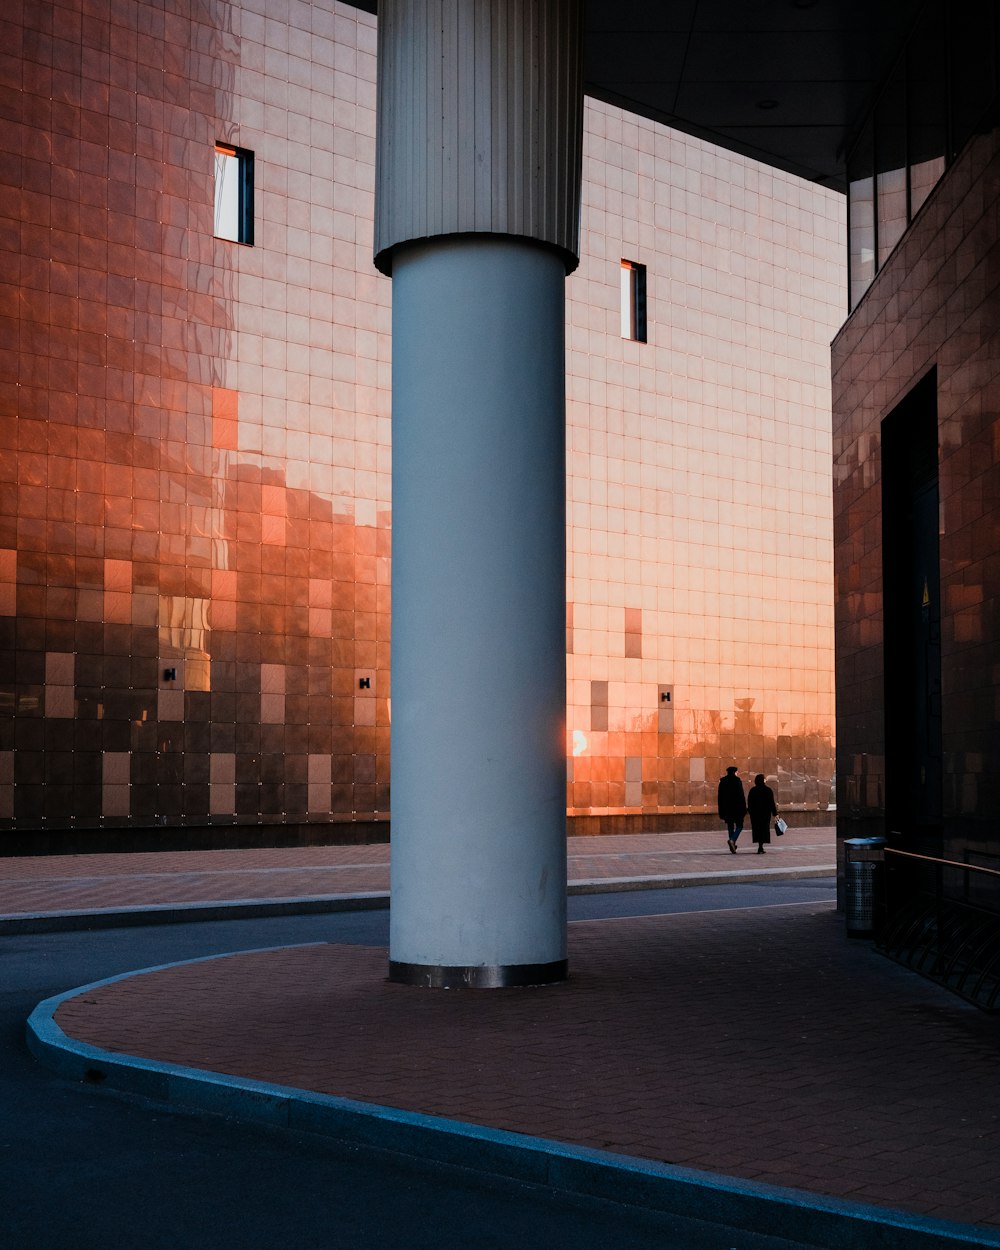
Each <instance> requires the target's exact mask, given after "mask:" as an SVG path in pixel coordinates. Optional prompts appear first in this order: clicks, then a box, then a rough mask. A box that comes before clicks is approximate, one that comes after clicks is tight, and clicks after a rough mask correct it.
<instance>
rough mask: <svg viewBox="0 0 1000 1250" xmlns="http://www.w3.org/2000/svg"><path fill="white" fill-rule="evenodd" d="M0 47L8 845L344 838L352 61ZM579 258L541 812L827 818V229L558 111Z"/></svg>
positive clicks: (385, 575) (614, 121)
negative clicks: (559, 742)
mask: <svg viewBox="0 0 1000 1250" xmlns="http://www.w3.org/2000/svg"><path fill="white" fill-rule="evenodd" d="M0 21H2V24H3V27H4V44H3V46H4V49H5V55H4V57H3V58H2V78H0V91H2V97H0V98H2V100H3V108H4V117H5V119H6V121H5V125H4V126H3V128H2V129H0V170H2V178H0V183H2V197H0V231H2V234H3V245H2V256H3V261H2V271H0V279H2V284H0V301H2V303H0V318H2V326H3V334H2V341H0V361H2V366H0V395H2V400H0V482H2V502H0V819H2V821H3V825H4V827H5V828H6V829H7V831H8V832H7V836H8V838H10V836H11V833H12V831H13V832H16V833H20V832H21V831H28V832H32V831H37V830H40V829H45V828H50V829H53V830H58V829H63V828H67V827H70V826H75V827H79V828H82V829H95V828H98V827H101V826H105V827H125V828H128V829H132V830H136V829H151V828H157V829H163V828H164V827H167V828H177V827H181V826H184V827H191V828H192V829H205V828H207V827H208V826H212V825H221V826H224V827H227V828H228V827H231V826H232V825H233V824H239V825H242V826H262V827H265V828H268V829H272V830H273V829H274V828H275V827H277V826H283V827H286V828H289V829H297V830H299V831H301V830H302V829H303V828H305V827H307V826H308V827H310V829H311V831H312V832H313V833H314V834H316V836H328V835H329V830H330V827H331V826H332V825H348V824H349V825H351V826H352V832H353V833H360V832H361V831H362V830H364V829H366V828H367V829H368V832H371V827H373V826H374V825H376V824H378V823H379V822H384V821H385V820H386V819H387V818H388V814H389V806H390V797H389V722H390V713H391V703H390V690H389V591H390V532H391V529H390V525H391V500H390V495H389V478H390V388H389V370H390V348H391V345H390V335H389V313H390V290H391V288H390V284H389V282H388V281H387V280H386V279H384V278H382V277H380V276H379V275H378V274H377V273H376V272H375V270H374V268H373V266H372V263H371V234H372V224H371V223H372V208H373V203H372V202H373V190H372V188H373V182H374V117H375V110H374V105H375V85H374V84H375V28H374V20H373V19H372V18H370V17H368V16H367V15H365V14H363V13H359V12H358V11H356V10H354V9H353V8H351V7H350V6H348V5H345V4H340V3H332V2H331V3H329V4H316V5H311V4H304V3H302V4H300V3H292V4H289V5H287V6H286V5H282V6H280V7H276V6H274V5H271V4H264V3H262V2H259V3H257V4H252V3H244V4H235V3H234V4H223V3H220V4H215V5H212V6H203V7H195V8H194V9H192V10H191V11H190V12H183V13H182V12H180V11H178V12H173V11H166V12H165V11H164V10H163V9H162V8H160V7H154V6H152V5H148V4H142V3H132V2H131V0H130V2H129V3H127V4H126V3H124V2H122V0H115V2H114V3H112V4H111V5H109V6H107V7H106V8H104V9H102V10H101V11H100V12H99V13H98V12H95V11H92V8H91V6H87V5H84V4H75V3H70V4H67V5H50V6H49V5H47V6H25V7H24V9H23V10H21V9H18V10H17V12H16V13H15V14H14V15H13V16H8V17H5V18H3V19H0ZM218 144H222V145H229V146H231V148H232V149H234V150H241V151H246V152H252V153H253V171H254V173H253V225H254V233H253V243H252V246H251V245H243V244H241V243H239V242H233V241H230V240H228V239H220V238H217V237H215V233H214V231H215V229H216V226H215V223H214V222H213V203H214V194H215V187H214V179H215V166H214V156H215V150H216V146H217V145H218ZM581 242H582V249H581V250H582V259H581V264H580V268H579V270H578V271H577V272H576V273H575V274H574V275H573V277H572V278H571V279H570V280H569V284H568V288H567V294H568V313H567V394H568V433H567V439H568V443H567V448H568V458H569V482H568V496H569V517H568V524H569V531H568V533H569V553H570V554H569V559H570V565H569V582H568V592H567V602H568V643H567V646H568V654H569V691H568V696H569V698H568V726H567V729H568V734H567V737H568V750H569V753H570V778H569V793H568V804H569V809H570V811H571V813H572V814H573V815H574V816H577V817H579V818H580V819H579V820H578V822H577V827H578V828H579V829H580V830H584V829H592V828H593V829H596V828H599V827H635V828H640V827H643V826H644V822H650V821H655V822H657V823H658V824H663V823H665V822H668V821H670V820H673V821H676V822H678V823H681V822H685V821H687V822H694V823H704V821H705V819H706V817H707V818H709V819H712V818H714V789H715V781H716V779H717V777H718V775H719V773H720V772H721V771H722V770H723V769H724V767H725V765H726V763H728V762H729V761H730V760H732V761H733V762H736V763H738V764H739V765H740V766H741V768H742V770H743V771H744V772H752V771H756V770H758V769H759V770H762V771H765V772H767V773H768V774H769V775H770V776H771V777H772V778H774V779H775V782H776V785H777V790H778V796H779V800H780V801H781V802H782V804H783V805H784V806H785V807H799V808H801V809H804V810H808V811H810V812H812V813H825V811H826V808H827V805H828V802H829V799H830V782H831V776H832V770H833V761H832V757H833V675H832V658H833V601H832V591H831V582H832V546H831V532H830V509H831V501H830V481H829V459H830V430H829V382H828V343H829V340H830V338H831V337H832V335H833V333H834V331H835V330H836V327H837V326H838V325H839V323H840V321H841V319H842V315H843V303H844V295H843V290H844V275H843V250H844V237H843V224H842V201H841V200H840V198H839V197H838V196H836V195H835V194H833V193H828V192H825V191H823V190H821V189H818V188H815V187H812V186H809V185H808V184H805V183H803V182H800V181H798V180H796V179H794V178H791V177H789V176H786V175H783V174H780V173H777V172H775V171H772V170H768V169H765V168H764V167H762V166H758V165H755V164H754V163H753V162H750V161H747V160H744V159H743V158H741V157H737V156H733V155H729V154H725V153H721V152H718V151H717V150H714V149H712V148H710V147H709V146H708V145H706V144H704V143H701V142H700V141H698V140H694V139H690V138H685V137H682V136H679V135H677V134H675V133H673V132H671V131H668V130H667V129H666V128H664V127H662V126H658V125H656V124H654V123H652V122H646V121H643V120H640V119H636V118H634V117H630V116H628V115H626V114H623V113H622V112H621V111H620V110H618V109H614V108H611V107H609V106H606V105H602V104H596V103H591V102H588V106H587V114H586V150H585V170H584V211H583V234H582V240H581ZM623 261H629V262H632V263H634V264H639V265H643V266H645V273H646V277H647V297H648V301H647V309H646V313H647V325H646V340H647V341H645V342H639V341H635V340H633V339H631V338H628V337H623V336H622V329H623V327H622V324H621V307H620V304H621V294H620V291H621V282H620V278H621V273H622V262H623ZM823 819H827V817H826V816H825V815H824V816H823ZM623 821H624V822H627V823H626V824H624V825H623V824H622V823H621V822H623ZM616 822H617V823H616ZM313 826H315V827H316V828H313ZM317 829H319V830H322V831H324V832H322V833H317Z"/></svg>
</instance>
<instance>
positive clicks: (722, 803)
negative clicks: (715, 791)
mask: <svg viewBox="0 0 1000 1250" xmlns="http://www.w3.org/2000/svg"><path fill="white" fill-rule="evenodd" d="M737 772H738V769H737V768H736V765H735V764H730V765H729V767H728V768H727V769H726V775H725V777H720V778H719V819H720V820H723V821H725V824H726V829H727V830H728V832H729V843H728V845H729V850H730V851H731V852H732V854H733V855H735V854H736V839H737V838H738V837H739V836H740V834H741V833H742V832H743V821H744V820H745V819H746V814H747V796H746V795H745V794H744V793H743V782H742V781H740V779H739V777H737V775H736V774H737Z"/></svg>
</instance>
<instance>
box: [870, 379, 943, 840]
mask: <svg viewBox="0 0 1000 1250" xmlns="http://www.w3.org/2000/svg"><path fill="white" fill-rule="evenodd" d="M882 579H883V590H884V650H885V803H886V825H887V828H888V830H889V831H890V833H899V834H901V835H902V839H903V842H904V843H905V846H906V849H908V850H915V851H921V852H923V853H925V854H931V855H940V854H941V837H942V830H941V814H942V747H941V577H940V561H939V555H938V423H937V371H936V370H935V369H932V370H931V372H930V373H929V374H928V375H927V376H926V377H925V378H923V379H922V380H921V381H920V382H918V383H917V385H916V386H915V387H914V388H913V390H912V391H911V392H910V393H909V395H907V397H906V398H905V399H904V400H903V401H902V403H900V404H899V405H898V406H897V407H896V408H894V409H893V411H892V412H891V413H890V414H889V416H887V417H886V418H885V420H884V421H883V422H882ZM893 840H894V841H895V839H893Z"/></svg>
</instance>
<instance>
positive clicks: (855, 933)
mask: <svg viewBox="0 0 1000 1250" xmlns="http://www.w3.org/2000/svg"><path fill="white" fill-rule="evenodd" d="M885 843H886V840H885V838H845V839H844V912H845V914H846V918H847V936H848V937H860V938H870V937H874V936H875V934H876V933H877V932H878V930H879V929H880V928H881V924H882V916H883V912H884V910H885Z"/></svg>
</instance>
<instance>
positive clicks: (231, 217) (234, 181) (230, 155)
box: [215, 147, 240, 243]
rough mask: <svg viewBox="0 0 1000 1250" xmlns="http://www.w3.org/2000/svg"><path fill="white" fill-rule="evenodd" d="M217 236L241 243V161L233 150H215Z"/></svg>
mask: <svg viewBox="0 0 1000 1250" xmlns="http://www.w3.org/2000/svg"><path fill="white" fill-rule="evenodd" d="M215 234H216V237H217V238H219V239H232V240H233V242H234V243H238V242H239V241H240V159H239V157H238V156H237V155H236V152H235V151H234V150H233V149H232V148H223V147H217V148H216V149H215Z"/></svg>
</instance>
